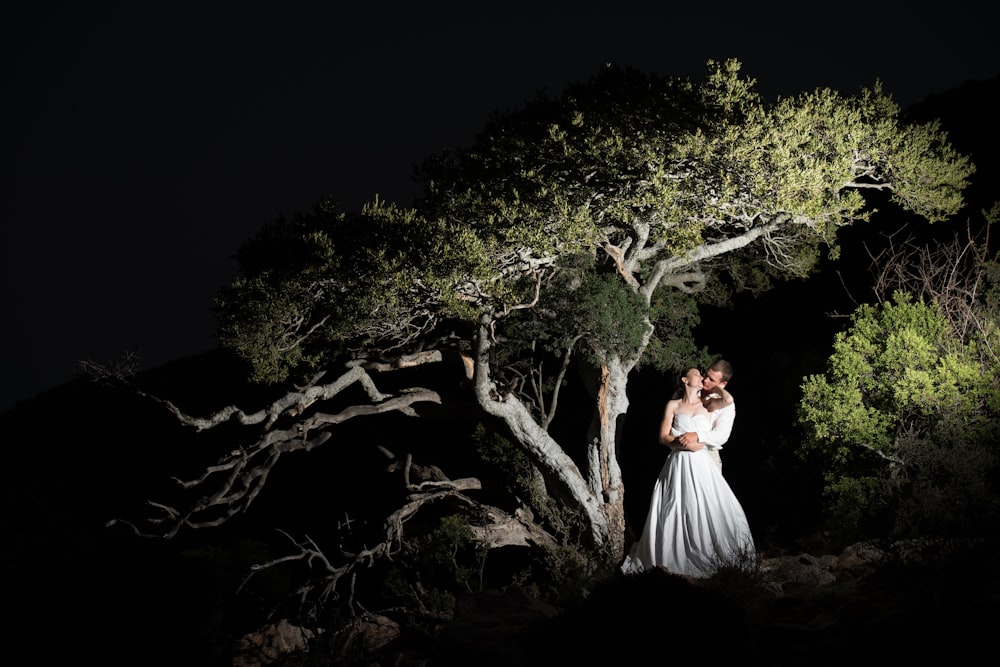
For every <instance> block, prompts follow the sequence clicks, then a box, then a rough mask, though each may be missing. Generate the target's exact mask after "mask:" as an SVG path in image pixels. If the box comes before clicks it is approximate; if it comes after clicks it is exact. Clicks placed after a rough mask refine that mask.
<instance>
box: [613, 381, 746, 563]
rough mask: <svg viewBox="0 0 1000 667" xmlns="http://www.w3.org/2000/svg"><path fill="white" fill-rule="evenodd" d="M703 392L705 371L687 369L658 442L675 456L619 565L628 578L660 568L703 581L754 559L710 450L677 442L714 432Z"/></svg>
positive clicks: (743, 521)
mask: <svg viewBox="0 0 1000 667" xmlns="http://www.w3.org/2000/svg"><path fill="white" fill-rule="evenodd" d="M701 389H702V375H701V372H699V370H698V369H697V368H689V369H688V370H687V371H686V372H685V373H684V375H682V376H681V378H680V385H679V388H678V394H675V396H679V397H678V398H674V399H672V400H670V401H668V402H667V407H666V411H665V412H664V415H663V424H662V425H661V427H660V442H661V443H663V444H665V445H667V446H668V447H670V450H671V451H670V453H669V454H668V455H667V460H666V463H664V464H663V469H662V470H661V471H660V476H659V477H658V478H657V480H656V485H655V486H654V487H653V496H652V499H651V500H650V503H649V513H648V515H647V517H646V525H645V526H644V528H643V531H642V537H641V538H640V539H639V541H638V542H636V543H635V544H634V545H632V549H631V550H630V552H629V554H628V555H627V556H626V557H625V562H624V563H623V564H622V566H621V569H622V572H624V573H625V574H636V573H639V572H642V571H643V570H648V569H652V568H654V567H657V566H662V567H664V568H666V569H667V570H668V571H669V572H672V573H674V574H681V575H685V576H689V577H698V578H704V577H710V576H711V575H712V574H713V573H714V572H715V571H716V570H717V569H718V568H719V567H721V566H724V565H732V566H736V567H739V566H740V565H741V564H746V563H747V562H749V561H751V560H756V551H755V548H754V542H753V536H752V535H751V533H750V525H749V524H748V523H747V518H746V514H745V513H744V512H743V507H742V506H741V505H740V503H739V501H738V500H737V499H736V495H735V494H734V493H733V490H732V489H731V488H729V484H728V483H727V482H726V480H725V478H723V476H722V472H721V471H720V470H719V467H718V466H717V465H716V463H715V461H714V460H713V459H712V458H711V455H710V454H709V450H708V449H707V448H706V447H704V446H703V445H702V444H701V443H698V444H696V445H694V446H693V447H685V446H684V445H682V444H681V442H680V440H679V436H680V435H681V434H683V433H686V432H689V431H698V432H701V433H704V432H706V431H708V430H709V429H710V422H709V413H708V410H707V409H706V408H705V406H704V405H703V404H702V402H701V399H700V398H699V392H700V391H701Z"/></svg>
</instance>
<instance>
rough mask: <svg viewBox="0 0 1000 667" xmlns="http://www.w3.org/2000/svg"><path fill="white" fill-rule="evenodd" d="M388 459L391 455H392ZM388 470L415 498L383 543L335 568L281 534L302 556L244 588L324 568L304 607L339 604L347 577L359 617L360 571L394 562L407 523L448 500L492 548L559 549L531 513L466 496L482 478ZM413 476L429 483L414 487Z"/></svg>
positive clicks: (390, 522) (309, 544)
mask: <svg viewBox="0 0 1000 667" xmlns="http://www.w3.org/2000/svg"><path fill="white" fill-rule="evenodd" d="M386 454H387V455H389V456H392V454H391V453H389V452H388V451H386ZM387 470H388V471H389V472H398V471H400V470H402V472H403V483H404V485H405V488H406V490H407V491H409V492H410V493H409V495H408V496H407V497H406V501H405V503H404V504H403V505H402V507H400V508H399V509H397V510H395V511H394V512H392V513H391V514H390V515H389V516H388V517H386V519H385V522H384V523H383V537H382V540H381V541H380V542H379V543H378V544H376V545H374V546H373V547H366V548H364V549H362V550H360V551H358V552H356V553H350V552H346V551H343V550H341V558H342V559H343V562H341V563H334V562H333V560H331V558H329V557H328V556H327V555H326V554H325V553H324V552H323V550H322V549H321V548H320V547H319V546H318V545H317V544H316V543H315V542H314V541H313V540H312V539H311V538H310V537H308V536H306V537H305V538H303V539H302V540H296V539H294V538H293V537H292V536H291V535H289V534H288V533H287V532H285V531H283V530H279V532H280V533H281V534H282V535H284V536H285V537H287V538H288V540H289V541H290V542H291V543H292V545H293V546H294V547H295V549H296V550H297V551H296V552H295V553H292V554H289V555H287V556H282V557H280V558H276V559H274V560H271V561H268V562H266V563H260V564H257V565H254V566H253V567H252V568H251V569H250V572H249V573H248V574H247V576H246V577H245V578H244V580H243V582H242V583H241V584H240V589H242V588H243V587H244V586H246V584H247V582H249V581H250V579H251V578H252V577H254V576H255V575H256V574H258V573H260V572H263V571H264V570H267V569H269V568H272V567H276V566H279V565H284V564H286V563H289V562H296V561H299V562H304V563H306V564H307V565H308V566H310V568H317V569H319V570H320V571H321V572H322V575H321V576H320V577H319V578H318V579H317V580H314V581H312V582H309V583H306V584H304V585H302V586H301V587H299V588H298V589H297V591H296V592H297V593H298V594H299V595H300V604H301V605H302V606H303V608H306V609H308V608H309V607H310V605H316V606H318V607H322V606H323V605H325V604H327V603H328V602H329V601H330V600H334V599H338V597H339V596H338V588H339V587H340V586H341V584H342V582H344V581H345V577H347V578H348V579H347V580H346V581H347V583H348V584H349V590H348V592H349V593H350V598H349V599H348V604H349V605H350V606H351V607H352V609H351V611H352V613H354V609H353V605H354V604H355V603H354V601H353V586H354V578H355V577H356V576H357V573H358V571H359V570H361V569H362V568H367V567H371V566H372V565H373V564H374V563H375V562H376V561H377V560H380V559H389V560H391V559H392V558H393V556H394V555H396V554H397V553H399V551H400V550H401V549H402V548H403V543H404V525H405V524H406V522H407V521H409V520H410V519H412V518H413V517H414V516H416V514H417V513H418V512H419V511H420V510H421V509H422V508H423V507H424V506H425V505H429V504H433V503H437V502H440V501H444V500H452V501H454V502H455V503H456V504H457V506H458V509H459V510H460V511H462V512H463V513H464V514H465V515H466V516H468V517H471V519H472V520H473V521H475V522H476V523H475V524H474V525H473V526H472V532H473V536H474V538H475V539H476V540H477V541H478V542H479V543H481V544H482V545H483V546H485V547H486V548H488V549H496V548H500V547H506V546H522V547H524V546H530V545H537V546H542V547H545V548H554V547H555V546H556V545H557V542H556V540H555V538H553V537H552V536H551V535H549V534H548V533H547V532H546V531H545V530H544V529H543V528H541V527H540V526H538V525H536V524H535V523H533V522H532V520H531V518H530V516H528V515H527V514H526V513H523V512H518V513H517V515H516V516H511V515H510V514H508V513H506V512H504V511H503V510H501V509H499V508H497V507H494V506H492V505H485V504H482V503H479V502H477V501H475V500H473V499H472V498H470V497H468V496H466V495H465V494H464V493H463V491H466V490H478V489H479V488H481V484H480V482H479V480H478V479H475V478H466V479H458V480H454V481H453V480H450V479H448V477H447V476H446V475H445V474H444V472H443V471H441V470H440V469H439V468H437V467H436V466H421V465H417V464H415V463H414V462H413V460H412V457H411V456H407V457H406V460H405V462H399V461H393V462H392V463H391V464H390V465H389V467H388V468H387ZM412 477H416V478H418V479H421V480H425V481H423V482H421V483H416V484H415V483H414V482H413V480H412V479H411V478H412Z"/></svg>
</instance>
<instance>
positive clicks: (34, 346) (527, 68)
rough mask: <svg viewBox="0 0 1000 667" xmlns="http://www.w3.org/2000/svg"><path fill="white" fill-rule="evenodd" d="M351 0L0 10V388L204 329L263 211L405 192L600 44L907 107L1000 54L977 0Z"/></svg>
mask: <svg viewBox="0 0 1000 667" xmlns="http://www.w3.org/2000/svg"><path fill="white" fill-rule="evenodd" d="M16 4H24V5H27V4H28V3H16ZM351 4H353V5H356V6H353V7H350V8H344V7H345V6H347V5H351ZM362 4H363V3H334V2H316V3H300V2H274V3H263V2H233V3H212V2H198V3H189V2H185V1H175V2H171V3H126V2H97V3H95V2H82V3H66V4H65V5H64V6H62V7H60V6H59V4H57V3H52V4H42V3H32V6H31V7H30V8H22V7H16V8H9V9H6V10H4V13H3V18H2V22H0V25H2V26H3V30H4V39H3V41H4V49H5V50H7V53H6V57H5V58H4V59H3V63H4V64H3V67H4V76H3V79H2V81H3V101H4V111H5V114H4V115H5V116H6V122H5V124H4V127H5V129H6V135H7V136H6V141H5V146H4V148H5V150H4V155H5V160H4V163H5V166H6V168H7V169H8V170H9V173H8V175H7V177H6V178H4V184H5V190H6V194H5V196H4V197H3V225H2V228H0V230H2V231H0V252H2V277H3V292H4V297H5V298H4V304H3V311H2V312H3V327H2V332H3V333H2V336H3V338H2V347H0V349H2V353H3V371H4V377H3V394H2V396H0V411H4V410H7V409H8V408H10V407H12V406H13V405H14V404H15V403H16V402H18V401H20V400H23V399H27V398H30V397H32V396H35V395H36V394H38V393H39V392H42V391H44V390H46V389H49V388H53V387H55V386H57V385H60V384H62V383H64V382H66V381H67V380H69V379H71V378H72V377H73V375H74V370H75V365H76V362H77V361H78V360H82V359H89V360H93V361H98V362H108V361H113V360H115V359H118V358H120V357H121V356H122V354H123V352H125V351H126V350H132V351H135V352H137V353H138V355H139V356H140V357H142V359H143V360H144V361H143V367H144V368H152V367H156V366H159V365H161V364H163V363H166V362H168V361H172V360H175V359H180V358H183V357H186V356H189V355H192V354H197V353H200V352H204V351H207V350H210V349H212V348H213V347H215V342H214V339H213V337H212V334H213V331H214V329H215V321H214V318H213V316H212V314H211V311H210V308H211V303H212V299H213V298H214V296H215V295H216V292H217V291H218V289H219V288H220V287H221V286H222V285H224V284H226V283H228V282H229V281H230V280H231V279H232V278H233V277H234V275H235V272H236V263H235V262H234V261H233V260H232V256H233V254H234V253H235V251H236V250H237V248H238V247H239V245H240V243H241V242H242V241H244V240H245V239H247V238H249V237H251V236H252V235H253V234H254V233H255V232H256V231H257V230H258V229H259V227H260V226H261V225H262V224H264V223H266V222H269V221H271V220H274V219H275V218H277V217H278V216H280V215H285V216H290V215H291V214H293V213H294V212H296V211H300V210H306V209H308V208H309V207H310V206H311V205H312V204H313V203H314V202H315V201H317V200H319V199H320V198H323V197H326V196H333V197H335V198H337V199H338V200H339V201H340V202H341V204H342V206H343V207H344V208H346V209H357V208H359V207H360V206H361V204H362V203H363V202H365V201H367V200H369V199H371V198H373V197H374V196H375V195H376V194H378V195H380V196H381V197H383V198H386V199H390V200H396V201H398V202H399V203H401V204H408V203H409V202H410V198H411V196H412V194H413V191H412V187H411V183H410V174H411V173H412V169H413V166H414V165H415V164H416V163H418V162H420V161H421V160H422V159H423V158H424V157H427V156H428V155H430V154H432V153H434V152H436V151H438V150H440V149H442V148H445V147H447V146H462V145H468V144H469V143H470V142H471V141H472V138H473V135H474V134H475V133H476V132H477V131H478V130H479V129H481V128H482V127H483V126H484V125H485V123H486V121H487V120H488V117H489V115H490V113H491V112H492V111H495V110H501V109H507V108H516V107H519V106H520V105H521V103H522V102H523V101H525V100H527V99H529V98H532V97H534V95H535V93H536V91H538V90H540V89H547V90H548V91H550V92H553V93H558V92H559V91H560V90H561V89H562V88H563V86H564V85H565V84H566V83H567V82H569V81H575V80H581V79H586V78H588V77H590V76H591V75H592V74H595V73H596V72H597V71H598V69H599V68H600V66H601V65H602V63H605V62H617V63H619V64H621V65H624V66H630V67H635V68H638V69H642V70H644V71H649V72H659V73H662V74H668V75H677V76H693V77H700V76H702V74H703V73H704V72H705V63H706V61H707V60H709V59H714V60H723V59H726V58H730V57H734V58H737V59H739V60H740V61H742V63H743V73H744V74H746V75H748V76H751V77H754V78H755V79H757V81H758V88H759V90H760V91H761V92H762V93H763V94H764V95H766V96H768V97H774V96H776V95H792V94H795V93H798V92H802V91H806V90H812V89H813V88H816V87H830V88H834V89H837V90H840V91H841V92H843V93H845V94H851V93H854V92H857V90H858V89H859V88H860V87H862V86H871V85H872V84H874V82H875V80H876V79H880V80H881V81H882V82H883V83H884V85H885V89H886V90H887V91H888V92H890V93H891V94H892V95H893V97H894V98H895V99H896V101H897V102H898V103H900V104H901V105H902V106H903V107H904V108H905V107H906V106H908V105H910V104H914V103H917V102H920V101H921V100H923V99H924V98H925V97H926V96H927V95H930V94H936V93H943V92H946V91H948V90H950V89H952V88H955V87H957V86H959V85H961V84H962V83H964V82H966V81H970V80H986V79H989V78H992V77H994V76H996V75H997V74H998V73H1000V51H998V49H997V48H996V46H995V37H996V35H995V30H996V24H995V22H994V21H993V20H992V16H991V14H992V9H991V8H989V6H988V5H986V4H982V3H976V5H973V4H972V3H970V4H969V6H968V7H963V6H962V4H963V3H956V2H951V3H947V4H941V5H935V6H934V7H933V13H932V12H931V11H928V10H926V9H922V8H921V9H917V5H913V4H912V3H902V2H892V3H871V2H869V3H860V4H854V5H850V4H848V5H825V6H824V7H826V8H827V9H828V10H829V14H828V15H825V16H824V15H820V14H818V12H819V10H818V9H815V8H810V9H805V7H806V6H807V5H804V4H803V3H801V2H788V3H770V4H762V3H733V5H732V7H727V5H726V4H724V3H718V2H716V3H693V6H694V7H698V9H686V10H678V9H675V8H673V7H672V5H674V4H676V3H667V2H662V1H660V2H655V3H629V2H617V3H596V2H585V1H578V2H572V3H570V2H555V3H545V2H531V3H521V2H507V3H501V4H496V5H492V7H495V8H494V9H484V7H488V5H482V4H477V3H463V2H446V3H435V2H425V3H412V2H406V3H364V4H365V6H364V7H362V6H361V5H362ZM396 4H398V5H399V6H398V7H397V6H396ZM751 6H754V7H757V9H750V7H751ZM760 7H768V9H760ZM883 7H884V8H883ZM945 10H952V11H954V14H952V15H944V14H942V13H941V12H942V11H945Z"/></svg>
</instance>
